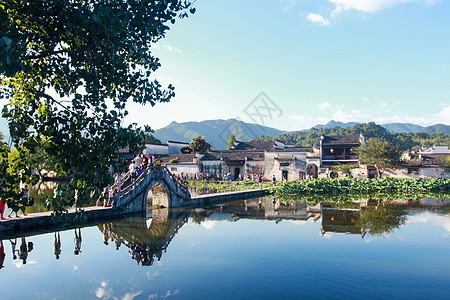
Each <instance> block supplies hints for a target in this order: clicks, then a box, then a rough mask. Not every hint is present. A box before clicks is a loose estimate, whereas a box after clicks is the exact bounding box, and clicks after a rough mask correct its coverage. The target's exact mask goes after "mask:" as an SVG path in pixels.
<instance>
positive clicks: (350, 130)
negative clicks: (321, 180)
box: [254, 122, 450, 151]
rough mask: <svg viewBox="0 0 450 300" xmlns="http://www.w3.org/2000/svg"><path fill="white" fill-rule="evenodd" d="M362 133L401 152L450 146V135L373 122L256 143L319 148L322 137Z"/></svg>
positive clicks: (286, 134) (284, 135)
mask: <svg viewBox="0 0 450 300" xmlns="http://www.w3.org/2000/svg"><path fill="white" fill-rule="evenodd" d="M446 127H448V126H446V125H434V126H430V127H429V129H428V130H430V131H431V130H436V131H437V130H446V129H447V128H446ZM427 128H428V127H427ZM360 133H362V134H363V135H364V136H365V137H366V138H382V139H385V140H387V141H389V142H391V143H393V144H395V145H396V146H397V147H398V148H399V149H400V150H402V151H405V150H408V149H410V150H419V149H420V148H421V147H422V146H433V145H449V146H450V134H447V133H442V132H430V133H428V132H425V131H420V132H415V133H412V132H407V133H406V132H393V131H388V130H386V128H384V127H383V126H381V125H377V124H375V123H373V122H370V123H362V124H360V123H358V124H356V125H354V126H350V127H339V126H334V127H332V128H326V127H322V128H319V129H317V128H314V127H313V128H311V129H310V130H303V131H295V132H290V133H284V134H280V135H277V136H274V137H268V136H265V137H258V138H256V139H254V141H261V142H263V141H264V142H265V141H273V140H279V141H281V142H284V143H288V144H293V145H296V146H298V147H311V146H316V147H317V146H319V143H320V136H321V135H331V136H333V135H353V134H360Z"/></svg>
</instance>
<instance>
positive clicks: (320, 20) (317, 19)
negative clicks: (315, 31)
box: [306, 13, 330, 26]
mask: <svg viewBox="0 0 450 300" xmlns="http://www.w3.org/2000/svg"><path fill="white" fill-rule="evenodd" d="M306 19H308V20H309V21H311V22H312V23H316V24H319V25H321V26H328V25H330V21H328V20H327V19H325V18H324V17H323V16H322V15H319V14H314V13H310V14H309V15H308V16H307V17H306Z"/></svg>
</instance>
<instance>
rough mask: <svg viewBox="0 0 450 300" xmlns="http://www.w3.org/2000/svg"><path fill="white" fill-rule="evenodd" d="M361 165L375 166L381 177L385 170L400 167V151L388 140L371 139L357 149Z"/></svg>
mask: <svg viewBox="0 0 450 300" xmlns="http://www.w3.org/2000/svg"><path fill="white" fill-rule="evenodd" d="M356 153H357V154H358V157H359V163H361V164H368V165H374V166H375V167H376V168H377V173H378V175H379V177H381V174H382V171H381V170H383V169H385V168H393V167H397V166H399V165H400V151H399V150H398V148H397V147H396V146H394V145H392V144H391V143H389V142H388V141H386V140H383V139H378V138H371V139H367V141H366V143H365V144H364V145H362V146H360V147H358V148H357V149H356Z"/></svg>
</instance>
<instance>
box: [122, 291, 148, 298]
mask: <svg viewBox="0 0 450 300" xmlns="http://www.w3.org/2000/svg"><path fill="white" fill-rule="evenodd" d="M142 292H143V291H139V292H137V293H134V294H132V293H126V294H125V296H123V297H122V300H133V299H134V297H136V296H139V295H140V294H142Z"/></svg>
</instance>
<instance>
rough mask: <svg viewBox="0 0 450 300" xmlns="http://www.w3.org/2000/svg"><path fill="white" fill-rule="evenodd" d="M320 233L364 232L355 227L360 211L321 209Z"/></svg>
mask: <svg viewBox="0 0 450 300" xmlns="http://www.w3.org/2000/svg"><path fill="white" fill-rule="evenodd" d="M321 215H322V223H321V229H320V231H321V233H322V235H324V234H325V233H327V232H338V233H351V234H361V235H362V236H363V237H364V233H365V231H364V230H363V229H362V228H361V227H359V226H358V225H357V221H358V220H359V219H360V218H361V215H360V209H337V208H325V207H323V208H322V212H321Z"/></svg>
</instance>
